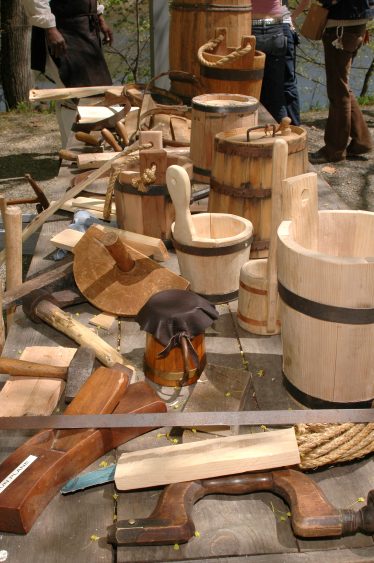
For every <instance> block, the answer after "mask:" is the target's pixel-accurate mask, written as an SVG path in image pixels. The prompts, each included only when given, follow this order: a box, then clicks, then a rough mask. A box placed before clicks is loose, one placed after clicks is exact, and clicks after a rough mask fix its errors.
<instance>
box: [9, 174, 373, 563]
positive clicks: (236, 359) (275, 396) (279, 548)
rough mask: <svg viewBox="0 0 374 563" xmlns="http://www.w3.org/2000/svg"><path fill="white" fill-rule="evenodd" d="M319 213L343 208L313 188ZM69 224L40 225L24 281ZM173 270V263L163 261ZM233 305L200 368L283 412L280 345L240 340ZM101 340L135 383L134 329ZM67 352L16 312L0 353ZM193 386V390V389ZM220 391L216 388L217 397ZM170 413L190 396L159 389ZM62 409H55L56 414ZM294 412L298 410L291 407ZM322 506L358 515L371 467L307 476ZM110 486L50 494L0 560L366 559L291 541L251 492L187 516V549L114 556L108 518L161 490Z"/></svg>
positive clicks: (355, 552) (347, 546) (17, 440)
mask: <svg viewBox="0 0 374 563" xmlns="http://www.w3.org/2000/svg"><path fill="white" fill-rule="evenodd" d="M71 171H72V167H70V166H62V167H61V171H60V174H59V177H58V178H57V179H56V183H55V192H56V193H55V197H57V196H58V194H59V193H60V194H61V193H62V192H63V191H64V190H65V189H66V187H67V185H68V180H69V178H70V176H71ZM319 189H320V207H321V208H324V209H326V208H339V207H340V208H342V207H345V206H344V205H343V204H342V202H340V201H338V199H337V197H336V196H335V195H334V194H333V192H332V191H331V190H330V189H329V187H328V186H327V185H326V184H325V183H324V182H323V181H320V185H319ZM69 223H70V219H69V218H67V220H66V222H64V221H58V222H48V223H46V224H44V226H43V228H42V230H41V235H40V237H39V241H38V244H37V246H36V250H35V254H34V257H33V260H32V263H31V268H30V273H35V272H40V271H42V270H43V269H45V268H46V267H47V266H50V265H51V259H50V255H51V253H52V252H53V250H54V248H53V247H52V245H51V244H50V242H49V240H50V238H51V237H52V236H53V235H54V234H57V232H60V231H61V230H62V229H63V228H64V227H66V226H67V225H68V224H69ZM165 265H166V266H169V267H171V268H172V269H173V270H177V267H178V266H177V261H176V257H175V255H174V254H173V253H172V252H171V258H170V261H169V263H166V264H165ZM236 306H237V302H231V303H227V304H223V305H219V306H218V310H219V313H220V316H219V319H218V320H217V321H216V322H215V323H214V325H213V326H212V327H211V328H210V329H209V330H208V331H207V333H206V345H207V357H208V362H209V363H211V364H216V365H218V366H226V367H227V368H235V369H237V370H242V371H243V372H245V373H249V374H250V386H249V388H248V389H247V403H246V405H245V407H246V408H247V409H281V408H283V409H288V408H295V407H296V405H297V404H296V403H295V402H294V400H293V399H292V398H291V397H290V396H289V395H288V394H287V392H286V391H285V389H284V387H283V382H282V373H281V352H282V348H281V342H280V337H279V336H271V337H256V336H254V335H250V334H249V333H246V332H245V331H243V330H242V329H240V327H238V325H237V323H236V316H235V310H236ZM69 310H70V311H71V312H72V313H73V314H75V313H79V320H80V321H82V322H84V323H87V324H88V320H89V319H90V317H92V316H93V315H95V314H97V313H98V312H99V311H97V310H96V309H95V308H93V307H92V306H91V305H88V304H83V305H79V306H76V307H74V308H70V309H69ZM98 330H99V334H100V336H102V337H104V338H105V340H107V341H108V342H110V343H111V344H112V345H114V346H116V344H117V341H118V340H120V343H121V352H122V353H124V354H125V355H126V357H127V358H128V360H129V361H130V362H131V363H132V364H133V365H134V366H135V367H136V379H142V378H143V377H144V376H143V371H142V362H143V350H144V343H145V335H144V333H142V332H141V331H140V329H139V327H138V325H137V324H136V323H135V322H132V321H131V320H125V321H122V322H121V323H119V324H118V323H114V324H113V326H112V328H111V329H110V330H109V331H106V330H104V329H98ZM30 345H50V346H55V345H62V346H70V347H71V346H75V344H74V343H72V342H71V341H70V340H69V339H68V338H67V337H65V336H63V335H62V334H60V333H58V332H56V331H55V330H53V329H52V328H49V327H48V326H47V325H45V324H44V323H41V324H37V325H36V324H33V323H32V322H31V321H29V320H28V319H26V317H25V316H24V314H23V313H22V310H18V313H17V320H16V322H15V323H14V325H13V326H12V327H11V330H10V332H9V334H8V337H7V341H6V345H5V348H4V352H3V353H4V355H6V356H10V357H15V358H17V357H19V353H20V352H21V351H22V350H23V349H24V347H25V346H30ZM196 385H199V384H198V383H197V384H196ZM223 391H224V390H223ZM160 392H161V394H162V396H163V398H164V399H166V400H167V402H168V404H169V407H170V408H171V409H175V408H179V409H182V408H183V405H184V403H185V402H186V399H187V395H188V393H189V392H190V390H188V392H187V395H186V390H184V395H183V397H182V398H180V397H177V396H176V395H175V390H174V389H170V390H169V391H167V390H165V388H164V389H163V390H160ZM63 405H64V403H63V402H61V404H60V408H61V409H62V408H63ZM298 407H299V405H298ZM166 430H167V429H164V430H158V431H153V432H150V433H148V434H146V435H145V436H142V437H140V438H137V439H135V440H133V441H131V442H129V443H127V444H125V445H123V446H122V447H121V448H119V449H118V451H117V452H115V451H113V452H111V453H109V454H107V455H106V456H104V458H103V459H100V460H97V461H96V462H95V463H94V464H92V466H91V467H90V468H89V469H93V468H98V467H99V464H100V462H101V461H103V460H104V461H107V462H109V463H110V462H112V461H114V460H115V459H116V457H117V456H118V455H119V454H121V453H122V452H125V451H133V450H136V449H143V448H147V447H156V446H158V445H159V446H164V445H167V444H168V442H167V441H166V438H163V437H161V438H159V437H157V436H158V434H160V433H161V434H162V433H165V432H166ZM30 434H31V432H20V431H2V432H0V456H1V459H4V458H5V457H6V456H7V455H9V453H10V452H12V451H13V450H14V449H15V448H16V447H17V446H18V445H20V444H21V443H22V442H23V441H24V440H25V438H26V437H27V436H29V435H30ZM311 477H312V478H313V479H314V480H316V481H317V482H318V483H319V485H320V486H321V488H322V489H323V491H324V492H325V494H326V496H327V498H328V499H329V500H330V501H331V502H332V503H333V504H335V505H336V506H337V507H341V508H347V507H354V508H355V509H358V508H360V505H359V504H358V503H357V499H359V498H360V497H364V498H365V499H366V495H367V493H368V491H369V490H370V489H372V488H374V471H373V460H372V459H365V460H362V461H359V462H356V463H350V464H346V465H344V466H337V467H332V468H327V469H322V470H319V471H315V472H312V473H311ZM115 493H116V491H115V488H114V486H113V484H107V485H104V486H100V487H96V488H92V489H89V490H86V491H83V492H79V493H76V494H74V495H70V496H61V495H57V496H56V497H55V498H54V499H53V501H52V502H51V503H50V504H49V505H48V507H47V508H46V509H45V510H44V512H43V513H42V514H41V516H40V517H39V518H38V520H37V521H36V523H35V524H34V526H33V528H32V529H31V531H30V532H29V533H28V534H27V535H26V536H18V535H13V534H6V533H2V534H1V535H0V552H1V553H3V554H4V555H3V557H5V556H6V558H3V559H1V560H2V561H5V560H6V561H9V562H17V563H18V562H20V563H21V562H28V563H34V562H35V563H51V561H54V563H67V562H69V563H70V562H79V563H85V562H87V563H88V562H90V563H91V562H99V561H100V562H104V563H105V562H114V563H116V562H128V561H138V562H144V561H149V562H156V561H157V562H166V561H185V562H187V561H201V562H203V561H207V560H211V559H212V560H214V561H216V562H220V563H224V562H225V563H229V562H230V563H239V562H240V563H241V562H244V561H250V562H251V563H283V562H287V563H299V562H300V563H314V562H318V563H322V562H323V563H337V562H339V563H348V562H352V563H353V562H364V561H365V562H369V561H374V543H373V538H372V537H368V536H364V535H362V534H357V535H355V536H352V537H346V538H341V539H332V540H318V539H314V540H301V539H297V538H295V536H294V535H293V533H292V530H291V526H290V523H289V520H288V519H287V517H286V518H284V517H283V518H282V516H284V515H285V514H286V513H287V511H288V507H287V506H286V505H285V504H284V503H283V501H282V500H281V499H280V498H279V497H277V496H275V495H273V494H271V493H256V494H250V495H242V496H240V497H232V496H224V495H212V496H210V497H207V498H205V499H203V500H201V501H200V502H199V503H198V504H197V505H196V506H195V508H194V522H195V525H196V529H197V530H198V531H199V534H200V535H199V537H194V538H193V539H192V540H191V541H190V542H189V543H188V544H186V545H181V546H165V547H129V548H128V547H120V548H118V549H117V550H113V549H112V547H111V546H109V545H108V544H107V543H106V529H107V527H108V526H109V525H110V524H112V522H113V519H114V518H117V519H118V520H121V519H127V518H131V517H145V516H147V515H148V514H149V513H150V512H151V510H152V509H153V507H154V506H155V504H156V502H157V498H158V495H159V493H160V489H154V490H153V489H152V490H146V491H132V492H127V493H118V496H117V494H115Z"/></svg>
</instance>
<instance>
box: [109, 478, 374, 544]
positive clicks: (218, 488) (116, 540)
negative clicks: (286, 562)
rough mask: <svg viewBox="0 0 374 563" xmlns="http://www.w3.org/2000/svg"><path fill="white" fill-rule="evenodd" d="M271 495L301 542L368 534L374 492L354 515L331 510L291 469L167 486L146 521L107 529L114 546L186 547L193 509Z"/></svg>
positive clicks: (312, 486) (315, 488)
mask: <svg viewBox="0 0 374 563" xmlns="http://www.w3.org/2000/svg"><path fill="white" fill-rule="evenodd" d="M259 491H272V492H274V493H276V494H277V495H279V496H280V497H282V498H283V499H284V500H285V501H286V502H287V503H288V504H289V506H290V509H291V513H292V516H291V524H292V528H293V531H294V533H295V534H296V535H298V536H301V537H329V536H341V535H347V534H352V533H355V532H357V531H363V532H365V533H369V534H372V533H373V529H374V508H373V507H374V491H370V493H369V496H368V504H367V506H365V507H364V508H362V509H361V510H359V511H358V512H354V511H353V510H339V509H337V508H335V507H334V506H332V505H331V504H330V503H329V502H328V501H327V499H326V498H325V496H324V494H323V493H322V491H321V489H320V488H319V487H318V485H317V484H316V483H315V482H314V481H313V480H312V479H311V478H310V477H308V476H307V475H305V474H304V473H301V472H299V471H295V470H292V469H286V470H279V471H273V472H268V473H243V474H240V475H232V476H228V477H217V478H214V479H204V480H199V481H188V482H184V483H174V484H171V485H168V486H167V487H166V488H165V489H164V492H163V493H162V495H161V496H160V498H159V501H158V504H157V506H156V508H155V510H154V511H153V512H152V514H151V515H150V516H149V517H148V518H142V519H130V520H128V521H120V522H118V523H117V524H115V525H113V526H111V527H110V528H109V530H108V542H109V543H112V544H114V545H162V544H174V543H185V542H187V541H188V540H189V539H190V538H191V537H192V536H193V534H194V532H195V525H194V523H193V520H192V517H191V512H192V508H193V505H194V504H195V503H196V502H197V501H198V500H199V499H201V498H203V497H204V496H206V495H211V494H232V495H238V494H246V493H251V492H259Z"/></svg>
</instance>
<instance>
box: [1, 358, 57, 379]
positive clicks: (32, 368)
mask: <svg viewBox="0 0 374 563" xmlns="http://www.w3.org/2000/svg"><path fill="white" fill-rule="evenodd" d="M67 370H68V368H66V367H60V366H49V365H46V364H38V363H37V362H26V361H25V360H17V359H14V358H0V373H8V374H9V375H22V376H26V377H49V378H58V379H66V374H67Z"/></svg>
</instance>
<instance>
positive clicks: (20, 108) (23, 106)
mask: <svg viewBox="0 0 374 563" xmlns="http://www.w3.org/2000/svg"><path fill="white" fill-rule="evenodd" d="M14 111H15V112H16V113H30V112H31V111H32V108H31V104H30V102H18V104H17V106H16V108H15V110H14Z"/></svg>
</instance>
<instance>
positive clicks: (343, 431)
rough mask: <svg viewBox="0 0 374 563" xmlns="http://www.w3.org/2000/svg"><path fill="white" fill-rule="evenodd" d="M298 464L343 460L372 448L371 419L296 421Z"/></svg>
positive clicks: (310, 466)
mask: <svg viewBox="0 0 374 563" xmlns="http://www.w3.org/2000/svg"><path fill="white" fill-rule="evenodd" d="M295 431H296V439H297V443H298V447H299V452H300V458H301V463H300V468H301V469H316V468H317V467H321V466H322V465H332V464H335V463H343V462H346V461H351V460H354V459H357V458H360V457H364V456H366V455H368V454H370V453H372V452H374V423H369V424H354V423H346V424H298V425H297V426H296V427H295Z"/></svg>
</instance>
